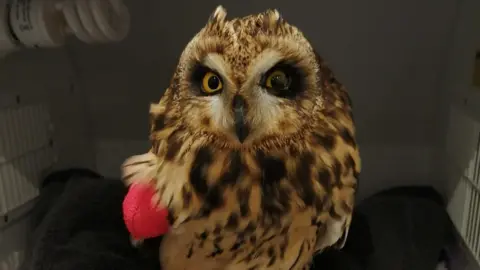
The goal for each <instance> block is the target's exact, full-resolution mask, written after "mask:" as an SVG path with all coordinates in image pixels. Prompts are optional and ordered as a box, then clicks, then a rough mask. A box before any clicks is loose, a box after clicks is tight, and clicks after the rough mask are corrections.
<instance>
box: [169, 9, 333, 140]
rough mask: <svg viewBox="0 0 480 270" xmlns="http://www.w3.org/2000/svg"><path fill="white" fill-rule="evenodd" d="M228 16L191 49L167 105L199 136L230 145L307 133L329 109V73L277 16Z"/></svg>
mask: <svg viewBox="0 0 480 270" xmlns="http://www.w3.org/2000/svg"><path fill="white" fill-rule="evenodd" d="M226 15H227V14H226V10H225V9H224V8H223V7H221V6H219V7H217V8H216V9H215V11H214V12H213V14H212V15H211V16H210V18H209V20H208V22H207V24H206V25H205V26H204V27H203V28H202V29H201V30H200V32H199V33H197V34H196V35H195V37H194V38H193V39H192V40H191V41H190V42H189V43H188V45H187V46H186V48H185V50H184V51H183V53H182V55H181V57H180V60H179V64H178V66H177V69H176V72H175V74H174V76H173V79H172V81H171V85H170V87H169V88H168V89H167V92H166V94H165V95H164V97H163V98H162V101H161V103H163V104H164V105H165V106H167V107H170V108H171V109H175V110H177V111H178V115H179V117H178V118H177V120H180V121H181V122H182V125H184V126H185V127H186V128H188V129H189V130H190V131H191V132H199V133H202V134H209V135H212V137H214V138H216V139H217V140H221V141H223V142H227V143H228V144H230V145H237V146H239V145H241V146H249V145H254V144H258V143H261V142H262V141H265V140H272V138H278V137H282V138H288V137H292V136H294V135H296V134H299V133H302V131H304V129H305V128H306V127H307V126H308V125H309V122H310V121H311V119H312V118H313V117H318V113H315V112H317V111H318V110H319V109H320V107H322V106H323V105H322V103H323V102H324V96H322V90H323V89H324V88H325V81H327V80H330V79H331V78H330V77H331V74H330V72H329V70H328V68H326V67H325V66H324V65H323V64H322V60H321V59H320V57H318V56H317V55H316V53H315V51H314V50H313V48H312V46H311V44H310V43H309V42H308V41H307V39H306V38H305V37H304V35H303V34H302V32H301V31H300V30H299V29H297V28H296V27H295V26H292V25H290V24H288V23H287V22H286V21H285V20H284V19H282V17H281V16H280V14H279V12H278V11H277V10H268V11H266V12H263V13H260V14H256V15H250V16H247V17H243V18H235V19H231V20H228V19H227V17H226ZM167 110H168V108H167Z"/></svg>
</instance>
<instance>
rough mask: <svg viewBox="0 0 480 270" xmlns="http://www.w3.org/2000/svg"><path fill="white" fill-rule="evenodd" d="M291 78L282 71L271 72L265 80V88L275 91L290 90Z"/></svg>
mask: <svg viewBox="0 0 480 270" xmlns="http://www.w3.org/2000/svg"><path fill="white" fill-rule="evenodd" d="M290 83H291V78H290V76H289V75H288V74H287V73H286V72H285V71H283V70H281V69H276V70H273V71H272V72H269V74H268V75H267V77H266V79H265V88H267V89H273V90H288V89H289V88H290Z"/></svg>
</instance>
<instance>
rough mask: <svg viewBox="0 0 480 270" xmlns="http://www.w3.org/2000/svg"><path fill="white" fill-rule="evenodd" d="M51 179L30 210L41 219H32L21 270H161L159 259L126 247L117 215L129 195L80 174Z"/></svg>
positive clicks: (117, 184) (118, 186) (110, 183)
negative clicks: (30, 232)
mask: <svg viewBox="0 0 480 270" xmlns="http://www.w3.org/2000/svg"><path fill="white" fill-rule="evenodd" d="M53 176H54V177H52V175H51V176H50V178H49V183H48V184H46V185H45V186H44V187H43V189H42V193H41V195H40V201H42V202H44V203H40V204H39V205H38V206H37V209H34V213H38V212H37V211H36V210H38V211H39V212H40V213H43V216H42V214H37V215H36V219H35V221H34V224H36V223H35V222H37V226H36V228H35V230H34V235H33V239H32V243H31V249H30V252H28V253H27V258H26V261H25V263H24V265H23V266H22V268H21V269H24V270H29V269H32V270H96V269H98V270H107V269H112V270H113V269H115V270H123V269H125V270H127V269H128V270H131V269H138V270H144V269H145V270H150V269H151V270H154V269H159V266H158V259H157V258H158V256H157V258H151V257H147V256H144V253H141V252H140V251H139V250H137V249H135V248H133V247H131V245H130V239H129V234H128V232H127V230H126V228H125V226H124V223H123V217H122V209H121V202H122V200H123V198H124V196H125V194H126V192H127V189H126V188H125V187H124V186H123V184H122V183H121V182H120V181H119V180H116V179H105V178H101V177H98V176H97V177H95V175H94V174H91V172H88V171H78V170H73V171H69V172H67V171H63V172H62V173H57V174H56V175H53ZM89 176H90V177H89ZM66 178H67V179H69V180H68V181H66ZM47 195H48V197H47ZM52 198H53V199H52ZM48 202H50V203H48ZM48 206H50V208H49V210H48V211H46V210H45V208H46V207H48ZM38 221H40V222H38Z"/></svg>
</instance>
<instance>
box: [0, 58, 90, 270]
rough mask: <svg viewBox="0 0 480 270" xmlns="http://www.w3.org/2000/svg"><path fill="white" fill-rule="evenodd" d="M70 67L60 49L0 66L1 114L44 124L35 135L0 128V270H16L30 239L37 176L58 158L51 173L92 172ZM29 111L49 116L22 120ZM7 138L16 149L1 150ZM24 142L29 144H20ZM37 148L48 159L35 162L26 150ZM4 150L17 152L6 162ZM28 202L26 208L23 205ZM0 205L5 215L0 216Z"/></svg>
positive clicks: (27, 129) (82, 105)
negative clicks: (51, 128)
mask: <svg viewBox="0 0 480 270" xmlns="http://www.w3.org/2000/svg"><path fill="white" fill-rule="evenodd" d="M72 63H73V62H72V61H71V60H70V58H69V56H68V52H67V51H66V50H65V49H57V50H38V51H34V50H29V51H20V52H16V53H13V54H11V55H8V56H6V57H5V58H3V59H1V60H0V114H2V113H4V112H5V111H7V110H8V112H9V113H8V115H9V118H12V119H13V118H16V119H18V118H23V119H28V120H32V119H33V120H35V121H36V120H38V121H42V122H44V123H42V122H40V123H38V122H36V123H35V124H36V126H37V127H38V129H37V130H33V127H32V126H28V125H27V123H24V122H23V123H22V122H17V123H14V122H13V120H12V121H8V123H5V122H2V123H0V140H2V141H0V145H1V146H3V147H0V169H1V170H0V269H6V270H9V269H16V266H18V263H19V262H20V261H21V259H22V256H23V251H24V248H25V245H26V243H27V239H28V236H29V233H30V230H29V227H28V225H29V224H28V216H27V217H25V216H24V214H25V213H26V212H27V211H29V210H30V209H31V206H32V203H31V202H33V200H32V199H33V198H34V196H36V195H38V190H37V187H38V184H39V182H40V180H41V177H42V174H44V173H47V172H48V170H50V169H51V167H50V166H51V165H52V163H53V158H52V156H53V155H54V154H56V156H57V157H58V163H57V164H55V165H54V168H63V167H71V166H84V167H90V168H93V167H94V166H95V164H94V163H95V162H94V150H93V145H92V140H91V133H90V132H89V130H90V126H89V123H88V111H87V109H86V96H85V92H82V88H81V85H79V84H78V83H77V77H76V75H75V72H74V65H73V64H72ZM30 105H35V106H37V105H38V106H41V108H47V109H46V110H45V111H48V112H45V115H43V112H42V115H39V116H36V115H35V114H32V115H30V114H29V115H26V113H25V110H23V109H25V108H29V106H30ZM35 106H33V107H35ZM48 116H49V117H48ZM5 119H6V118H5V117H3V118H2V119H1V120H2V121H5ZM47 119H51V120H52V121H48V120H47ZM49 122H50V123H53V126H54V132H53V134H52V135H53V136H52V137H51V138H52V139H53V147H50V144H49V143H48V141H49V138H48V137H50V136H49V134H48V133H49V132H47V130H49V127H48V126H49ZM35 132H43V133H44V134H35ZM12 134H14V135H15V136H17V137H16V138H17V139H18V140H15V139H13V140H11V141H10V143H12V142H15V143H13V145H10V146H6V145H5V141H6V137H9V135H12ZM35 138H37V139H35ZM38 138H42V140H38ZM26 139H28V142H27V141H22V140H26ZM32 141H33V142H35V143H32ZM6 143H9V142H6ZM37 144H39V145H40V146H41V147H42V148H41V150H42V152H43V148H44V147H45V149H46V151H47V152H48V153H52V155H50V154H49V155H46V156H44V158H41V159H39V158H37V159H35V158H34V157H36V154H37V152H38V151H40V150H39V149H37V148H29V147H30V146H32V147H33V146H35V147H37V146H39V145H37ZM4 147H5V148H4ZM4 149H6V150H8V149H9V150H12V149H15V150H18V151H13V152H15V155H14V156H9V154H12V153H6V152H5V151H6V150H4ZM20 150H21V151H20ZM7 152H12V151H7ZM31 157H33V158H31ZM5 168H8V170H5ZM14 180H19V181H14ZM26 191H29V192H26ZM6 193H8V194H6ZM29 200H32V201H29ZM28 201H29V202H30V203H26V202H28ZM23 203H26V204H23ZM2 204H4V205H2ZM22 204H23V205H22ZM5 205H6V206H7V213H4V211H2V209H4V210H5ZM8 206H10V207H11V208H12V209H13V210H11V209H10V208H8ZM4 214H5V216H4ZM6 216H8V219H7V218H5V217H6Z"/></svg>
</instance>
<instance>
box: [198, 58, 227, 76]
mask: <svg viewBox="0 0 480 270" xmlns="http://www.w3.org/2000/svg"><path fill="white" fill-rule="evenodd" d="M203 64H204V65H205V66H207V67H209V68H211V69H213V70H215V71H217V72H218V73H220V74H219V75H221V76H222V77H223V78H228V66H227V64H226V63H225V61H224V60H223V57H222V56H221V55H219V54H218V53H209V54H207V56H205V58H204V59H203Z"/></svg>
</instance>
